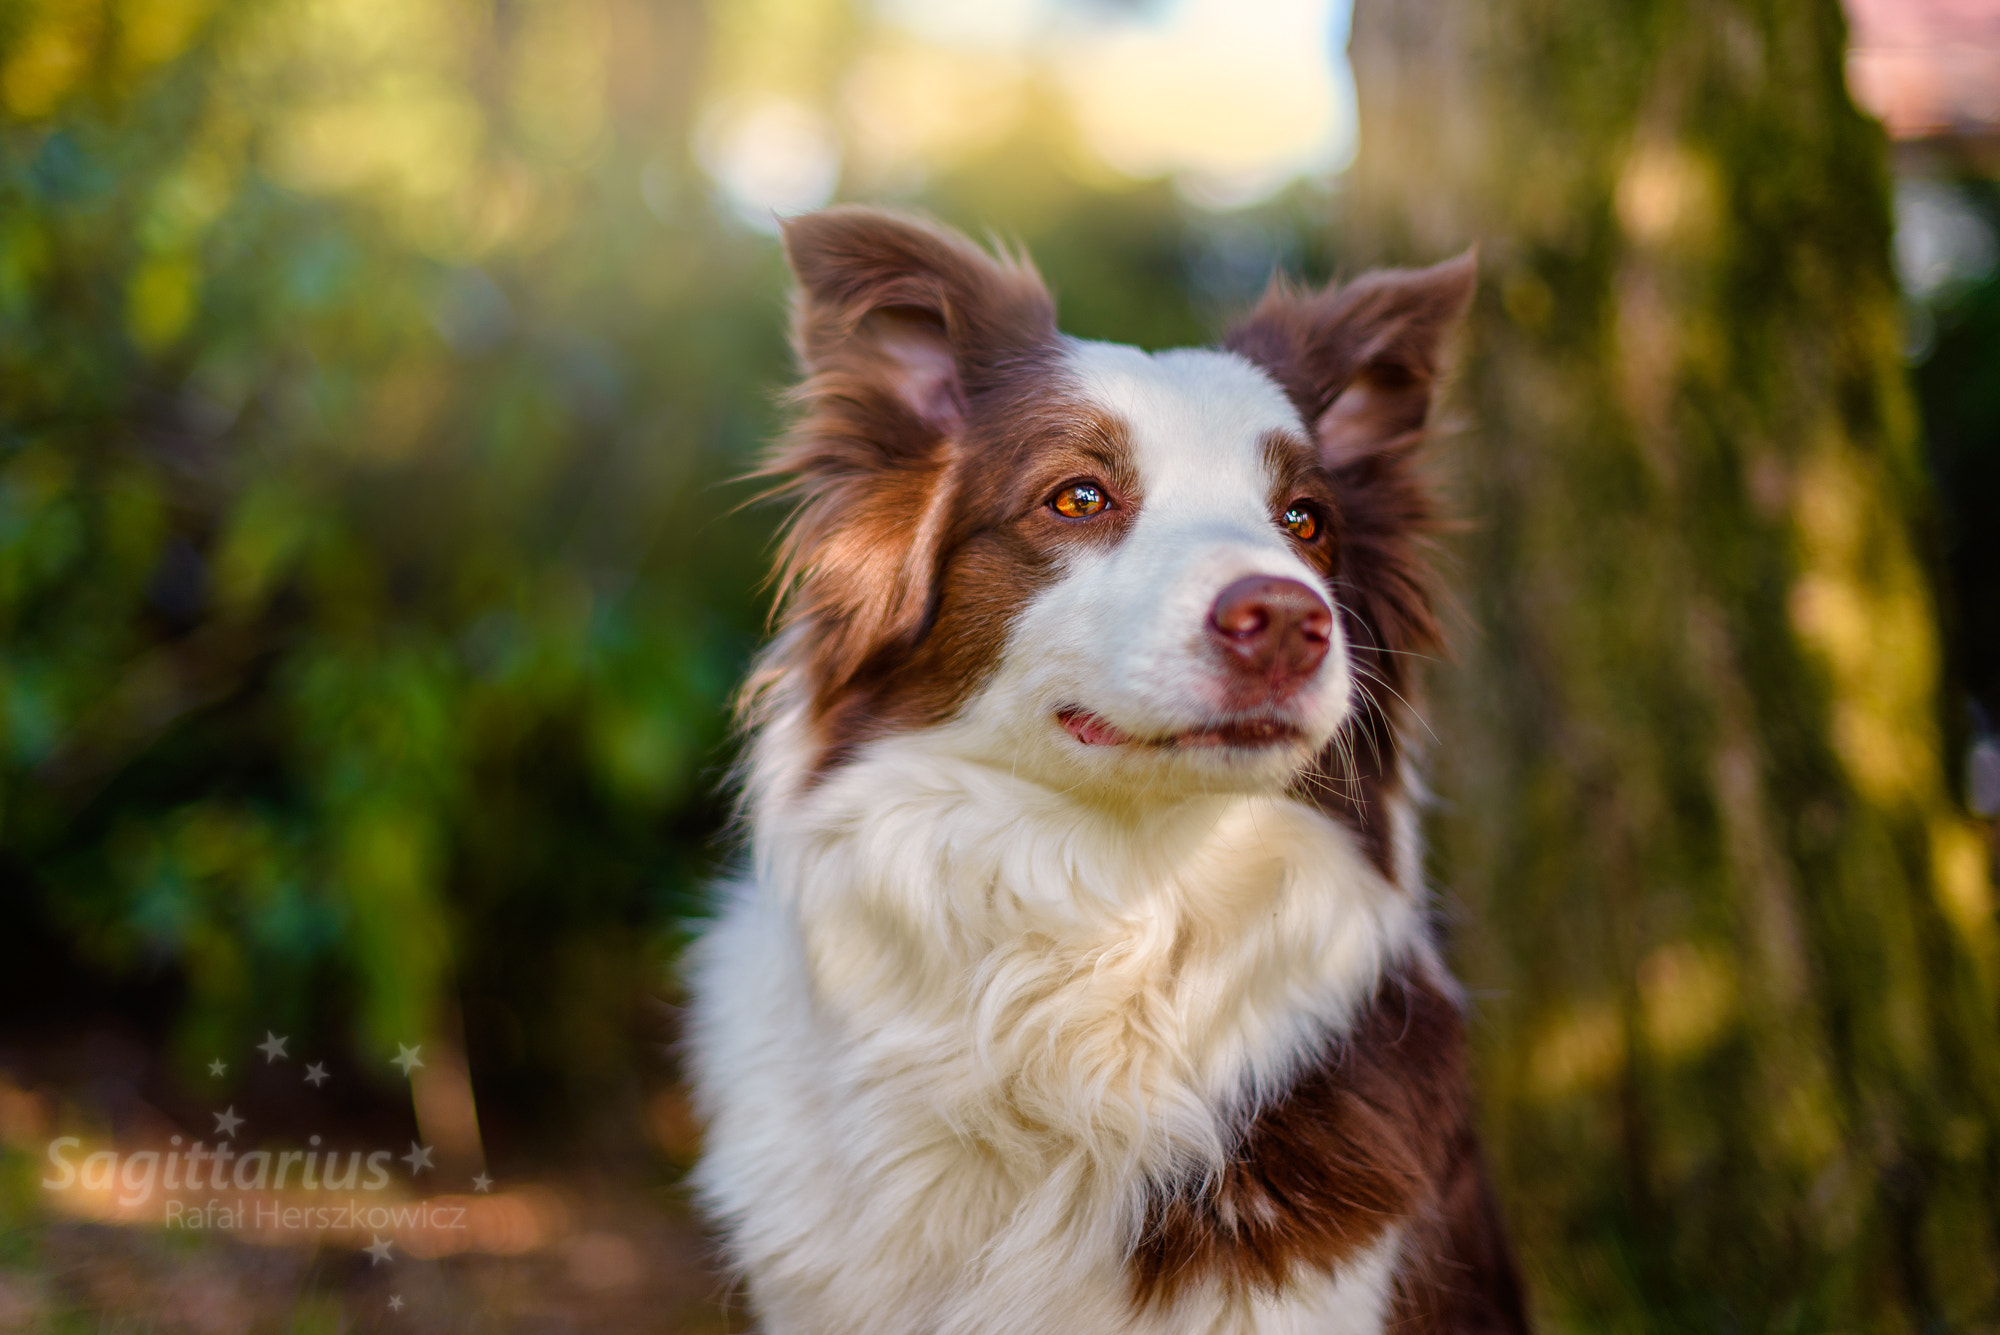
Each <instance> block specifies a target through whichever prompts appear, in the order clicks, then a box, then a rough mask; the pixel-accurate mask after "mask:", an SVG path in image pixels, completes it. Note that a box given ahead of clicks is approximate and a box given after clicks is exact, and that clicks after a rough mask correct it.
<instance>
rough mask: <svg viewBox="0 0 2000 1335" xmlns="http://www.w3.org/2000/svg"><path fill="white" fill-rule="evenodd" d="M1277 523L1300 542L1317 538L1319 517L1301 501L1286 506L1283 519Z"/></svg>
mask: <svg viewBox="0 0 2000 1335" xmlns="http://www.w3.org/2000/svg"><path fill="white" fill-rule="evenodd" d="M1279 522H1280V523H1282V524H1283V525H1284V526H1285V527H1286V528H1287V529H1289V530H1291V534H1292V536H1293V537H1295V538H1297V539H1298V540H1299V541H1300V542H1311V541H1312V540H1313V539H1314V538H1316V537H1318V536H1319V516H1318V515H1317V514H1315V513H1313V508H1312V507H1311V506H1310V505H1307V504H1305V503H1304V502H1302V501H1295V502H1293V503H1292V504H1291V505H1288V506H1286V507H1285V515H1284V518H1283V519H1281V520H1280V521H1279Z"/></svg>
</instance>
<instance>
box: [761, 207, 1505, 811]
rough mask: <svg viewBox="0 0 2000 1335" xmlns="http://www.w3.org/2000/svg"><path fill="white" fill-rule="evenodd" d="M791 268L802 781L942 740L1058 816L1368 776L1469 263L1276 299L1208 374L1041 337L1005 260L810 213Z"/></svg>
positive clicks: (951, 241)
mask: <svg viewBox="0 0 2000 1335" xmlns="http://www.w3.org/2000/svg"><path fill="white" fill-rule="evenodd" d="M785 243H786V248H787V251H788V253H789V256H790V258H791V263H792V268H793V271H794V272H795V273H796V275H797V277H798V283H799V292H798V298H797V313H796V327H795V336H796V342H797V346H798V352H799V356H800V358H801V360H802V362H803V363H804V369H805V372H806V379H805V381H804V383H803V384H802V385H801V386H800V387H799V389H798V390H797V399H798V403H799V406H800V408H801V413H800V418H799V420H798V422H797V423H796V425H795V426H794V428H793V429H792V431H791V433H790V434H789V436H788V437H787V438H786V440H785V441H784V442H783V444H782V445H781V446H780V448H779V450H778V451H777V453H776V455H775V457H774V459H773V461H772V463H771V465H770V471H771V472H772V473H773V474H775V475H779V476H782V477H784V478H787V479H788V480H789V482H790V485H791V486H792V487H793V488H794V489H795V494H796V496H797V499H798V509H797V512H796V514H795V515H794V518H793V521H792V524H791V527H790V529H789V532H788V535H787V538H786V543H785V548H784V552H783V560H782V575H781V582H782V594H783V602H782V607H783V611H782V617H783V623H784V629H783V631H782V633H781V635H780V638H779V641H778V646H779V647H778V650H777V654H776V659H775V662H774V664H773V666H774V668H775V670H776V671H777V672H778V673H780V674H783V675H785V676H790V677H793V684H794V686H795V687H796V688H797V689H796V693H795V698H797V699H799V700H801V701H803V702H804V706H803V707H804V710H805V713H806V715H807V716H808V718H809V719H810V725H811V728H812V730H813V733H814V739H813V744H814V746H815V747H816V749H817V755H816V758H815V760H814V762H813V764H814V767H815V769H816V772H820V773H823V772H825V771H826V770H827V769H829V768H831V767H834V766H837V765H839V764H840V763H842V761H843V760H844V759H845V758H846V757H848V756H850V755H852V754H853V753H854V752H855V750H856V749H857V748H858V747H861V746H864V745H865V744H866V743H867V742H868V741H870V740H871V739H873V738H877V737H880V736H883V735H886V734H891V733H898V732H907V731H910V730H917V729H938V728H947V729H948V731H949V734H950V736H951V738H952V744H953V745H955V746H959V747H963V748H968V749H970V750H972V751H975V752H980V753H983V754H985V755H987V756H989V757H990V758H992V759H995V760H998V761H1000V762H1001V763H1004V764H1006V765H1009V766H1011V767H1013V768H1014V769H1016V770H1017V771H1018V772H1021V773H1026V774H1032V775H1036V776H1039V777H1042V778H1044V779H1046V780H1047V781H1048V782H1050V783H1051V784H1053V785H1056V786H1059V787H1062V788H1066V789H1076V790H1092V791H1108V792H1122V793H1128V794H1139V793H1158V794H1171V793H1175V792H1180V791H1185V790H1187V789H1189V788H1191V787H1192V788H1201V789H1244V788H1264V789H1269V788H1284V787H1287V786H1299V785H1313V784H1315V783H1316V782H1317V783H1319V784H1323V785H1324V784H1330V785H1332V787H1333V789H1334V790H1335V792H1334V795H1333V797H1332V798H1329V797H1328V796H1327V795H1326V792H1325V791H1324V790H1323V791H1322V793H1321V798H1322V800H1336V801H1337V800H1343V799H1341V798H1340V797H1339V793H1338V791H1337V790H1338V789H1339V787H1340V785H1341V784H1342V783H1348V784H1351V783H1352V782H1353V781H1354V780H1355V778H1356V770H1355V769H1354V767H1355V766H1359V767H1360V768H1361V769H1363V770H1366V769H1369V768H1370V767H1371V766H1372V767H1373V768H1374V769H1376V770H1382V767H1383V766H1384V764H1385V763H1386V760H1385V752H1386V749H1387V748H1390V747H1391V746H1392V744H1393V740H1392V739H1393V734H1394V732H1395V728H1394V723H1395V721H1396V712H1397V710H1399V709H1400V708H1401V705H1400V704H1399V699H1400V697H1401V696H1402V695H1404V694H1406V691H1405V689H1404V688H1405V684H1406V681H1407V677H1408V666H1407V665H1408V662H1409V659H1410V656H1412V655H1418V654H1422V653H1425V652H1427V651H1429V650H1430V649H1431V648H1433V647H1434V640H1435V622H1434V619H1433V608H1432V601H1433V595H1432V589H1431V584H1430V577H1429V573H1428V566H1427V562H1426V561H1425V559H1424V553H1423V551H1422V545H1423V538H1424V534H1425V533H1426V531H1427V529H1428V528H1429V526H1430V524H1431V522H1432V521H1431V515H1432V509H1431V504H1430V501H1429V499H1428V497H1427V495H1426V493H1425V491H1424V489H1423V488H1422V487H1421V486H1420V485H1419V482H1418V480H1417V478H1416V477H1415V475H1414V473H1413V470H1412V464H1411V459H1410V455H1411V451H1412V449H1413V447H1414V446H1415V444H1416V443H1417V441H1418V439H1419V438H1420V436H1421V433H1422V430H1423V426H1424V422H1425V419H1426V417H1427V415H1428V413H1429V410H1430V403H1431V394H1432V387H1433V384H1434V382H1435V380H1436V377H1437V373H1438V370H1439V359H1440V349H1441V345H1442V343H1443V342H1444V340H1445V336H1446V335H1447V334H1448V333H1449V331H1450V329H1451V327H1452V326H1453V325H1454V324H1455V322H1456V321H1457V320H1458V318H1459V316H1460V314H1461V313H1462V311H1463V309H1464V307H1465V305H1466V302H1467V300H1468V298H1469V296H1470V293H1471V289H1472V282H1473V267H1472V263H1471V261H1470V259H1469V257H1468V258H1462V259H1459V260H1454V261H1452V262H1450V263H1447V264H1443V265H1440V266H1438V267H1436V268H1432V269H1423V270H1413V271H1392V272H1379V273H1374V274H1370V275H1368V276H1366V277H1364V278H1362V279H1360V280H1359V281H1357V282H1355V283H1352V284H1349V285H1347V286H1345V287H1341V288H1329V289H1327V290H1325V291H1320V292H1296V291H1293V290H1291V289H1289V288H1287V287H1285V286H1283V285H1281V284H1274V285H1273V287H1272V289H1271V291H1270V292H1269V293H1267V294H1266V296H1265V297H1264V299H1263V301H1262V302H1261V304H1260V305H1259V306H1258V307H1257V308H1256V310H1255V311H1253V312H1252V313H1251V315H1250V316H1249V317H1248V319H1246V320H1245V321H1244V322H1243V323H1242V324H1241V325H1240V326H1239V327H1238V328H1237V329H1236V330H1235V331H1234V332H1232V333H1231V334H1230V336H1229V337H1228V339H1226V340H1225V342H1224V345H1223V348H1222V350H1183V351H1174V352H1164V353H1153V354H1148V353H1145V352H1141V351H1139V350H1138V349H1136V348H1130V347H1123V346H1117V345H1111V344H1103V343H1088V342H1082V341H1079V340H1076V339H1071V338H1067V337H1064V336H1063V335H1061V334H1059V333H1058V332H1057V331H1056V326H1055V313H1054V307H1053V304H1052V302H1051V300H1050V298H1049V295H1048V292H1047V290H1046V289H1045V288H1044V287H1043V285H1042V282H1041V280H1040V279H1039V278H1038V277H1037V276H1036V274H1035V272H1034V270H1033V269H1032V268H1031V267H1030V266H1029V265H1028V263H1027V262H1026V261H1025V260H1022V259H1018V258H1008V257H1003V258H999V259H996V258H994V257H992V256H990V255H988V254H986V253H985V252H983V251H981V250H980V249H978V248H977V247H976V246H974V245H972V244H971V243H970V242H968V241H966V240H965V239H964V238H962V237H960V236H958V235H956V234H953V233H950V232H947V231H945V230H942V229H940V228H938V227H936V226H933V225H930V224H928V223H924V222H920V221H915V220H912V219H909V218H905V217H899V216H896V215H892V214H886V213H882V212H879V211H874V210H866V209H849V208H842V209H830V210H827V211H825V212H822V213H816V214H812V215H809V216H806V217H803V218H799V219H796V220H794V221H793V222H791V223H789V224H788V225H787V227H786V229H785ZM794 674H796V675H794ZM1382 772H1384V773H1386V771H1382ZM1345 800H1350V801H1359V800H1361V797H1360V795H1359V794H1358V793H1357V792H1352V791H1350V792H1349V794H1348V796H1347V799H1345Z"/></svg>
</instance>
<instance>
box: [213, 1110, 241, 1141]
mask: <svg viewBox="0 0 2000 1335" xmlns="http://www.w3.org/2000/svg"><path fill="white" fill-rule="evenodd" d="M244 1121H245V1119H244V1118H241V1117H238V1116H237V1115H236V1105H235V1104H233V1103H232V1104H230V1105H229V1109H228V1111H226V1112H219V1113H216V1114H215V1134H216V1135H218V1136H228V1137H229V1138H230V1139H231V1140H234V1139H236V1128H237V1127H239V1126H242V1125H243V1123H244Z"/></svg>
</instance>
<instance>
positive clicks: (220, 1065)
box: [208, 1057, 229, 1080]
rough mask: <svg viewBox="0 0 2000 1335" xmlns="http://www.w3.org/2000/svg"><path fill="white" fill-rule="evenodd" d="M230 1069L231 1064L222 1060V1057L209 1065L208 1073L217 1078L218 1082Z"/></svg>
mask: <svg viewBox="0 0 2000 1335" xmlns="http://www.w3.org/2000/svg"><path fill="white" fill-rule="evenodd" d="M228 1069H229V1063H228V1062H226V1061H224V1060H222V1058H220V1057H217V1058H216V1059H215V1060H214V1061H212V1062H210V1063H209V1064H208V1073H209V1074H210V1075H212V1076H214V1077H216V1078H217V1079H218V1080H219V1079H221V1078H222V1073H223V1072H224V1071H226V1070H228Z"/></svg>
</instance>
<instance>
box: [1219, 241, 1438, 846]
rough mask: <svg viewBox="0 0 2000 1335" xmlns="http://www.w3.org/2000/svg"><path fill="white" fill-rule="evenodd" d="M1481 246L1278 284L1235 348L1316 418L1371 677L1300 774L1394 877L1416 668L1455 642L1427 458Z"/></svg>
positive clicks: (1350, 600)
mask: <svg viewBox="0 0 2000 1335" xmlns="http://www.w3.org/2000/svg"><path fill="white" fill-rule="evenodd" d="M1472 282H1473V266H1472V260H1471V257H1470V256H1466V257H1463V258H1460V259H1457V260H1452V261H1450V262H1448V263H1446V264H1441V265H1438V266H1436V267H1435V268H1431V269H1420V270H1396V271H1387V272H1381V273H1373V274H1369V275H1367V276H1366V277H1364V278H1362V279H1360V280H1358V281H1356V282H1354V283H1351V284H1349V285H1348V286H1346V287H1342V288H1335V287H1329V288H1327V289H1326V290H1324V291H1321V292H1312V293H1302V292H1298V291H1295V290H1293V289H1292V288H1290V287H1288V286H1286V285H1285V284H1284V283H1282V282H1274V283H1273V284H1272V286H1271V289H1270V290H1269V291H1268V292H1266V293H1265V295H1264V299H1263V300H1262V301H1261V302H1260V303H1259V304H1258V306H1257V308H1256V310H1254V311H1252V312H1251V314H1250V315H1249V317H1248V318H1247V319H1245V320H1244V321H1243V323H1242V324H1240V325H1238V326H1237V328H1236V329H1235V330H1234V331H1232V332H1231V333H1230V335H1229V337H1228V338H1227V339H1226V340H1224V346H1225V347H1227V348H1229V349H1230V350H1231V351H1232V352H1236V353H1239V354H1241V355H1242V356H1244V357H1247V358H1249V359H1250V360H1251V361H1253V362H1255V363H1257V364H1258V365H1259V366H1261V367H1263V368H1264V369H1265V370H1266V371H1267V372H1269V373H1270V375H1271V376H1272V378H1273V379H1275V380H1277V382H1278V384H1279V385H1280V386H1281V387H1283V389H1284V391H1285V393H1286V394H1287V396H1289V397H1290V399H1291V400H1292V403H1293V405H1294V406H1295V407H1297V408H1298V410H1299V415H1300V417H1302V418H1303V419H1304V420H1305V421H1306V422H1307V423H1309V424H1311V426H1312V428H1313V432H1314V435H1315V437H1316V440H1315V445H1316V448H1317V451H1318V454H1319V459H1320V462H1321V463H1322V464H1323V466H1324V468H1325V470H1326V474H1327V476H1328V477H1329V478H1330V480H1331V484H1332V487H1333V492H1334V497H1335V502H1336V507H1337V511H1338V520H1337V522H1338V529H1339V533H1338V539H1339V543H1338V546H1339V554H1338V562H1339V567H1338V570H1337V571H1336V572H1335V573H1334V574H1333V576H1332V578H1333V588H1334V593H1335V595H1336V599H1337V601H1338V603H1339V606H1340V612H1341V619H1342V629H1343V630H1345V631H1346V633H1347V641H1348V646H1349V649H1350V651H1351V653H1352V654H1353V663H1354V669H1355V673H1356V675H1357V677H1358V678H1359V691H1358V701H1357V707H1356V709H1355V712H1354V715H1353V717H1352V718H1351V719H1350V720H1349V721H1348V723H1347V725H1346V726H1345V727H1344V728H1343V729H1342V730H1341V733H1340V735H1339V736H1337V737H1336V738H1335V739H1334V741H1333V742H1332V744H1330V745H1329V746H1328V747H1327V748H1326V750H1325V751H1324V752H1322V753H1321V754H1320V755H1319V756H1318V757H1317V758H1316V759H1315V761H1314V763H1313V765H1312V767H1311V769H1310V770H1309V771H1308V772H1307V773H1306V774H1305V775H1304V776H1303V777H1302V779H1301V781H1300V786H1299V787H1300V793H1301V795H1302V796H1304V797H1306V798H1308V799H1309V800H1312V801H1314V802H1316V803H1317V804H1318V805H1320V806H1321V807H1322V808H1323V809H1325V810H1326V811H1327V812H1329V813H1330V814H1332V815H1334V816H1335V817H1336V818H1338V819H1340V820H1341V821H1343V822H1345V823H1346V824H1347V825H1349V826H1350V827H1351V828H1353V829H1354V830H1355V831H1356V833H1357V834H1358V835H1359V836H1360V838H1361V841H1362V846H1363V848H1364V849H1365V850H1366V852H1367V854H1368V856H1369V857H1370V859H1371V860H1373V861H1374V863H1375V864H1376V866H1377V867H1378V868H1380V869H1381V870H1382V872H1383V874H1385V875H1388V876H1391V877H1393V876H1394V874H1395V869H1394V850H1393V848H1392V846H1391V837H1390V831H1389V828H1388V811H1387V799H1388V798H1389V797H1391V796H1393V795H1394V794H1395V793H1396V792H1397V791H1398V790H1399V789H1400V787H1401V786H1402V772H1401V759H1400V756H1399V755H1398V747H1397V738H1398V736H1399V735H1400V734H1401V732H1402V727H1403V724H1404V723H1405V722H1406V716H1407V715H1408V713H1409V710H1410V703H1409V702H1410V700H1411V699H1412V698H1413V696H1414V695H1415V681H1414V673H1413V671H1412V668H1413V666H1414V664H1415V662H1416V661H1417V660H1418V659H1420V658H1421V657H1423V656H1425V655H1429V654H1434V653H1436V652H1437V651H1438V649H1439V648H1440V647H1441V643H1442V641H1441V636H1440V633H1439V629H1438V622H1437V613H1436V601H1437V589H1436V576H1435V571H1434V561H1433V553H1432V552H1431V550H1430V539H1431V537H1432V535H1433V534H1434V532H1435V530H1436V528H1437V522H1438V521H1437V513H1436V507H1435V503H1434V502H1433V500H1432V498H1431V495H1430V490H1429V488H1428V487H1426V486H1425V485H1424V481H1423V478H1422V476H1421V474H1420V471H1419V469H1418V467H1417V464H1416V461H1415V454H1416V451H1417V448H1418V447H1419V446H1420V445H1421V443H1422V441H1423V430H1424V425H1425V421H1426V419H1427V418H1428V416H1429V414H1430V408H1431V395H1432V390H1433V388H1434V386H1435V383H1436V380H1437V376H1438V372H1439V370H1440V367H1441V365H1442V358H1443V354H1444V344H1445V342H1446V339H1447V336H1448V335H1449V333H1450V332H1451V329H1452V328H1453V326H1454V325H1455V324H1456V323H1457V321H1458V319H1459V317H1460V316H1461V315H1462V314H1463V312H1464V310H1465V306H1466V303H1467V302H1468V301H1469V300H1470V299H1471V294H1472Z"/></svg>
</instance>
